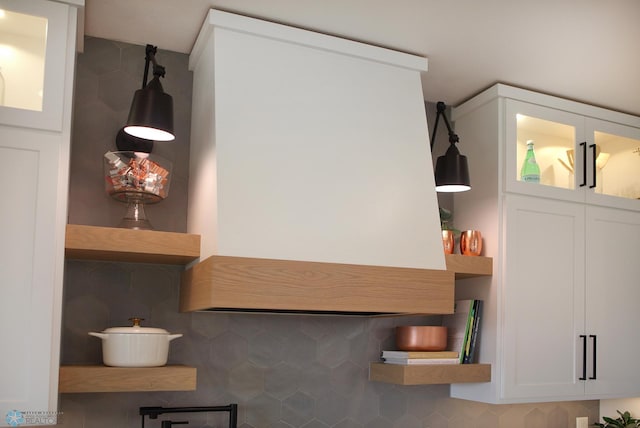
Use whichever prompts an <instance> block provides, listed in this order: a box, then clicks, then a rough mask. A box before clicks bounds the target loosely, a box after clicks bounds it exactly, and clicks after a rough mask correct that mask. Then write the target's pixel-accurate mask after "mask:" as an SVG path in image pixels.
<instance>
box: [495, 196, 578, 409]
mask: <svg viewBox="0 0 640 428" xmlns="http://www.w3.org/2000/svg"><path fill="white" fill-rule="evenodd" d="M506 224H507V227H506V235H505V238H506V252H505V262H504V263H505V267H506V271H505V278H504V281H505V298H506V301H508V302H509V305H508V306H506V307H505V324H504V329H505V337H506V341H505V356H506V359H505V371H506V373H507V375H506V376H505V378H504V384H503V396H504V397H510V398H541V397H552V396H554V395H561V396H572V395H579V394H582V393H583V392H584V383H582V382H579V381H578V373H579V372H580V370H582V360H581V359H576V358H573V355H574V353H573V350H574V348H575V347H576V341H577V340H578V335H579V334H582V332H584V289H583V281H584V273H583V272H584V267H583V266H584V258H583V248H584V239H585V238H584V208H583V206H582V205H581V204H577V203H571V202H569V203H564V202H560V201H550V200H545V199H540V198H534V197H526V196H517V195H509V196H507V198H506Z"/></svg>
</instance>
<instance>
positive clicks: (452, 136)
mask: <svg viewBox="0 0 640 428" xmlns="http://www.w3.org/2000/svg"><path fill="white" fill-rule="evenodd" d="M446 109H447V106H446V105H445V103H443V102H442V101H438V102H437V103H436V122H435V124H434V125H433V135H432V136H431V151H432V152H433V144H434V142H435V141H436V133H437V131H438V122H439V120H440V117H442V119H443V120H444V124H445V125H446V126H447V131H449V142H450V143H452V144H455V143H458V142H459V141H460V138H458V134H456V133H455V132H453V129H452V128H451V124H449V121H448V120H447V116H446V115H445V114H444V112H445V110H446Z"/></svg>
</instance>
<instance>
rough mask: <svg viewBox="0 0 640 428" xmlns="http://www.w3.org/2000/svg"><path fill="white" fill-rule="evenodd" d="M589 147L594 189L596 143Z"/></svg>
mask: <svg viewBox="0 0 640 428" xmlns="http://www.w3.org/2000/svg"><path fill="white" fill-rule="evenodd" d="M589 148H591V161H592V164H593V169H592V170H591V171H592V177H593V180H591V186H589V189H593V188H594V187H596V145H595V144H590V145H589ZM585 164H586V162H585ZM594 337H595V336H594Z"/></svg>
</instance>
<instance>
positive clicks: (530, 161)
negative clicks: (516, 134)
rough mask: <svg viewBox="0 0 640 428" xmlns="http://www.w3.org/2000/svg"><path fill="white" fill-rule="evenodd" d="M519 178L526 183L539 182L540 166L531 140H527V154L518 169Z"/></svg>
mask: <svg viewBox="0 0 640 428" xmlns="http://www.w3.org/2000/svg"><path fill="white" fill-rule="evenodd" d="M520 180H522V181H526V182H528V183H540V167H539V166H538V163H537V162H536V155H535V154H534V153H533V140H527V154H526V156H525V158H524V163H523V164H522V169H521V170H520Z"/></svg>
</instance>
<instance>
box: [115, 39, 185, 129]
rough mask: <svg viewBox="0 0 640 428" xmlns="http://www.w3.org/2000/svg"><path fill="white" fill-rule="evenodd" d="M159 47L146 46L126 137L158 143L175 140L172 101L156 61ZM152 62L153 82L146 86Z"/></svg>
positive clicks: (160, 67)
mask: <svg viewBox="0 0 640 428" xmlns="http://www.w3.org/2000/svg"><path fill="white" fill-rule="evenodd" d="M156 51H157V47H155V46H151V45H147V48H146V53H147V56H146V58H145V61H146V62H145V70H144V77H143V81H142V89H138V90H137V91H136V92H135V94H134V96H133V101H132V103H131V110H129V118H128V119H127V124H126V126H125V127H124V131H125V132H126V133H127V134H130V135H133V136H134V137H138V138H144V139H146V140H155V141H172V140H174V139H175V135H174V134H173V99H172V98H171V95H169V94H167V93H165V92H164V89H163V88H162V84H161V83H160V77H164V75H165V70H164V67H163V66H161V65H158V63H157V62H156V59H155V54H156ZM149 62H153V79H151V82H149V84H147V74H148V72H149Z"/></svg>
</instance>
